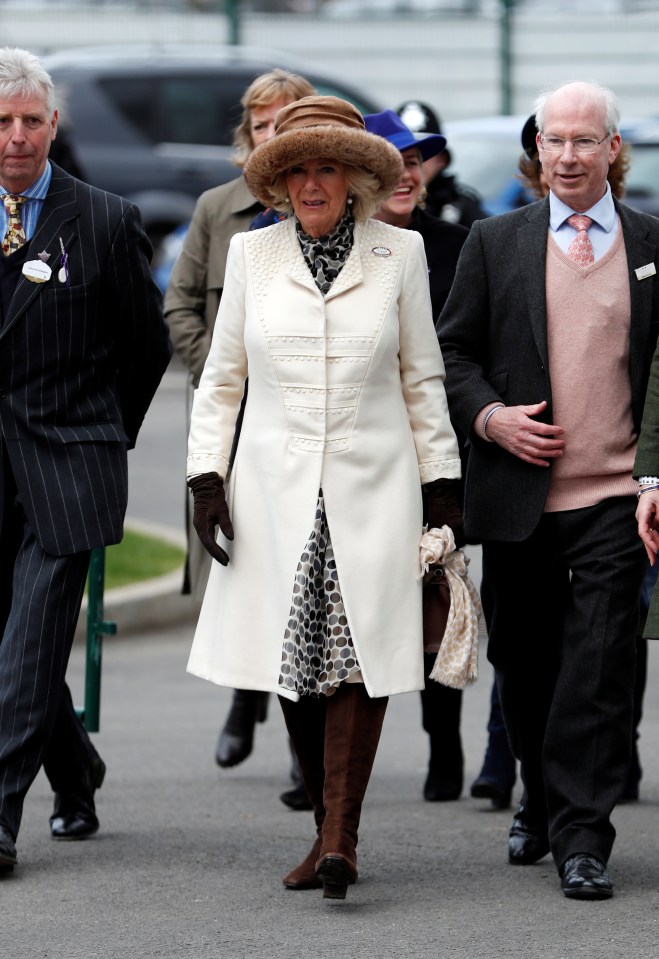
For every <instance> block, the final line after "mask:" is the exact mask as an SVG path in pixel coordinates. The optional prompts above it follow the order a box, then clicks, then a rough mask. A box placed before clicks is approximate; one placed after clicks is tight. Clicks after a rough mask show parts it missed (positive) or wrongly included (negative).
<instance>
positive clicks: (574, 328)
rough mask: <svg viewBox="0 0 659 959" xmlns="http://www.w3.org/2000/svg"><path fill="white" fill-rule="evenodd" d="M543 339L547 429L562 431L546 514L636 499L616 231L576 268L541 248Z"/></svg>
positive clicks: (626, 310)
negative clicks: (601, 251) (604, 247)
mask: <svg viewBox="0 0 659 959" xmlns="http://www.w3.org/2000/svg"><path fill="white" fill-rule="evenodd" d="M546 270H547V337H548V348H549V369H550V375H551V392H552V398H553V404H554V414H553V421H554V423H555V424H556V425H559V426H562V427H563V428H564V429H565V437H564V438H565V449H564V452H563V456H562V457H560V458H559V459H556V460H553V461H552V466H551V483H550V487H549V496H548V497H547V503H546V505H545V511H546V512H558V511H560V510H568V509H580V508H582V507H585V506H594V505H595V504H596V503H600V502H601V501H602V500H604V499H607V498H608V497H610V496H627V495H631V494H633V493H634V492H635V491H636V484H635V483H634V481H633V480H632V466H633V463H634V452H635V447H636V439H637V437H636V434H635V432H634V425H633V420H632V408H631V384H630V378H629V330H630V298H629V275H628V268H627V257H626V255H625V244H624V240H623V236H622V230H621V229H620V226H618V233H617V235H616V238H615V240H614V241H613V244H612V246H611V247H610V249H609V250H608V251H607V252H606V253H605V255H604V256H603V257H601V258H600V259H599V260H597V261H596V262H595V263H593V264H591V265H590V266H587V267H580V266H577V264H576V263H573V262H572V260H570V259H569V257H568V256H567V255H566V254H565V253H563V252H562V250H561V249H560V247H559V246H558V244H557V243H556V242H555V241H554V240H552V239H550V241H549V243H548V245H547V265H546Z"/></svg>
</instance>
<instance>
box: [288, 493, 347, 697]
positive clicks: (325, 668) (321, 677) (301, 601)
mask: <svg viewBox="0 0 659 959" xmlns="http://www.w3.org/2000/svg"><path fill="white" fill-rule="evenodd" d="M358 672H359V663H358V662H357V657H356V655H355V650H354V647H353V645H352V638H351V636H350V627H349V626H348V620H347V617H346V614H345V610H344V608H343V600H342V599H341V587H340V585H339V577H338V574H337V570H336V562H335V560H334V550H333V549H332V542H331V540H330V534H329V528H328V526H327V517H326V516H325V504H324V502H323V494H322V490H321V492H320V494H319V497H318V504H317V506H316V518H315V523H314V527H313V530H312V531H311V535H310V536H309V540H308V542H307V545H306V546H305V548H304V551H303V553H302V556H301V557H300V562H299V563H298V567H297V571H296V573H295V583H294V585H293V602H292V605H291V611H290V613H289V620H288V625H287V627H286V631H285V633H284V643H283V647H282V657H281V670H280V673H279V685H280V686H282V687H284V688H285V689H290V690H293V691H294V692H296V693H298V694H299V695H300V696H321V695H323V694H326V693H328V692H329V691H330V690H331V689H332V688H333V687H336V686H338V685H339V684H340V683H342V682H344V681H345V680H346V679H347V678H348V677H349V676H351V675H353V674H355V673H358Z"/></svg>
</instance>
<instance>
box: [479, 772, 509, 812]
mask: <svg viewBox="0 0 659 959" xmlns="http://www.w3.org/2000/svg"><path fill="white" fill-rule="evenodd" d="M470 793H471V795H472V797H473V798H474V799H489V800H490V801H491V803H492V807H493V808H494V809H508V808H509V807H510V800H511V798H512V793H513V788H512V786H511V787H510V788H509V789H506V788H505V787H504V786H501V785H500V784H499V783H497V782H495V781H494V780H493V779H487V778H486V777H485V776H479V777H478V779H474V781H473V783H472V784H471V790H470Z"/></svg>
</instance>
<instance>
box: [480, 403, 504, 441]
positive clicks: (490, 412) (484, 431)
mask: <svg viewBox="0 0 659 959" xmlns="http://www.w3.org/2000/svg"><path fill="white" fill-rule="evenodd" d="M497 410H505V406H504V405H503V403H502V404H501V406H493V407H492V409H491V410H489V411H488V412H487V413H486V414H485V419H484V420H483V435H484V436H487V423H488V420H489V418H490V417H491V416H492V414H493V413H496V411H497Z"/></svg>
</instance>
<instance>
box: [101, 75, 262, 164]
mask: <svg viewBox="0 0 659 959" xmlns="http://www.w3.org/2000/svg"><path fill="white" fill-rule="evenodd" d="M100 85H101V87H102V88H103V90H104V91H105V93H106V95H107V96H108V97H109V98H110V99H111V100H112V102H113V103H114V105H115V106H116V107H117V109H118V110H119V111H120V112H121V114H122V115H123V116H124V117H125V119H127V120H128V122H129V123H130V124H131V126H133V127H134V128H135V130H136V131H137V132H139V133H141V134H142V135H143V136H144V137H146V139H148V140H149V141H150V142H151V143H196V144H203V145H209V146H216V145H220V146H222V145H224V146H229V145H230V144H231V143H232V142H233V130H234V127H235V126H236V123H237V122H238V119H239V118H240V97H241V95H242V93H243V90H244V88H245V81H244V80H243V79H242V78H240V79H239V80H238V81H237V82H236V81H234V80H232V79H231V78H229V77H218V76H217V75H214V76H210V75H209V76H200V75H199V74H193V75H190V76H185V75H176V76H151V77H139V78H137V77H133V76H131V77H107V78H105V79H103V80H101V81H100Z"/></svg>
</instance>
